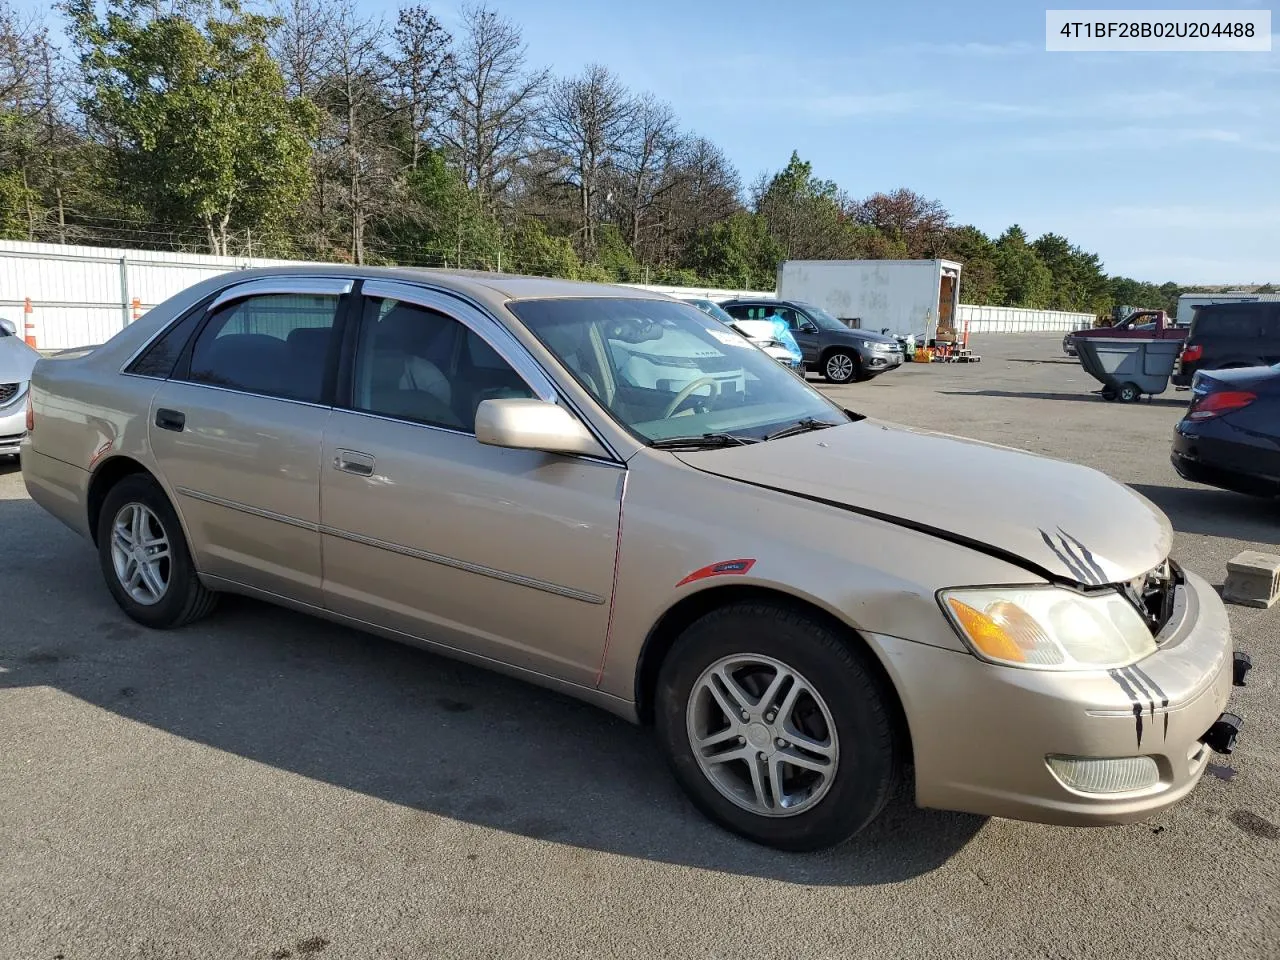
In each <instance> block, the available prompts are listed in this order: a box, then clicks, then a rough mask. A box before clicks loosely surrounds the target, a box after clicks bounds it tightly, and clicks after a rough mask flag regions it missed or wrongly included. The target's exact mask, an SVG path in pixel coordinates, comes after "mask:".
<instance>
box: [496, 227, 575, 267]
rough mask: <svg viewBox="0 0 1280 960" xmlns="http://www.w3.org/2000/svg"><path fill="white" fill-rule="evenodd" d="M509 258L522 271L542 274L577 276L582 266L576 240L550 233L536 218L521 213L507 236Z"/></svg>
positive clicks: (513, 265)
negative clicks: (572, 240)
mask: <svg viewBox="0 0 1280 960" xmlns="http://www.w3.org/2000/svg"><path fill="white" fill-rule="evenodd" d="M507 248H508V250H509V251H510V256H509V257H508V259H509V260H510V262H511V264H512V269H513V270H515V271H517V272H519V273H528V274H533V275H534V276H540V277H568V278H574V277H577V276H578V274H579V271H580V269H581V263H580V262H579V260H578V255H577V254H576V253H574V252H573V244H571V243H570V242H569V241H568V240H567V239H565V238H564V237H553V236H550V235H549V234H548V233H547V231H546V230H545V229H544V228H543V226H542V224H540V223H539V222H538V221H537V220H534V219H533V218H531V217H522V218H520V219H519V220H517V221H516V225H515V229H514V230H513V231H512V232H511V236H510V237H509V239H508V247H507Z"/></svg>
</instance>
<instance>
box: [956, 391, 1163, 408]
mask: <svg viewBox="0 0 1280 960" xmlns="http://www.w3.org/2000/svg"><path fill="white" fill-rule="evenodd" d="M1099 389H1101V387H1099ZM938 393H940V394H942V395H944V396H948V397H1008V398H1011V399H1014V400H1083V401H1085V402H1088V403H1107V402H1108V401H1106V400H1103V399H1102V397H1101V396H1099V395H1098V394H1097V393H1093V392H1089V393H1043V392H1040V391H1036V390H939V391H938ZM1110 403H1111V405H1112V406H1115V407H1129V406H1144V407H1145V406H1153V407H1185V406H1186V405H1187V401H1185V400H1178V399H1175V398H1173V397H1152V398H1147V397H1143V398H1142V399H1140V400H1135V401H1133V403H1120V402H1119V401H1110Z"/></svg>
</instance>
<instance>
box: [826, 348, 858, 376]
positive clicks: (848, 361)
mask: <svg viewBox="0 0 1280 960" xmlns="http://www.w3.org/2000/svg"><path fill="white" fill-rule="evenodd" d="M861 372H862V362H861V361H860V360H859V359H858V355H857V354H856V353H852V352H850V351H848V350H832V351H831V353H829V354H827V356H826V358H825V359H823V361H822V376H823V378H824V379H825V380H826V381H827V383H850V382H852V381H854V380H856V379H858V377H859V376H860V374H861Z"/></svg>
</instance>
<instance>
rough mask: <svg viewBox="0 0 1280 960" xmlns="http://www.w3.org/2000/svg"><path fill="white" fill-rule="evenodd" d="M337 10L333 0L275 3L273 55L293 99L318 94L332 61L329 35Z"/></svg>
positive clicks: (277, 0)
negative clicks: (329, 63) (328, 61)
mask: <svg viewBox="0 0 1280 960" xmlns="http://www.w3.org/2000/svg"><path fill="white" fill-rule="evenodd" d="M337 13H338V11H337V9H336V8H335V6H334V4H333V2H332V0H276V4H275V19H276V26H275V29H274V30H272V32H271V55H272V57H274V59H275V61H276V63H277V64H279V66H280V72H281V74H282V75H283V76H284V79H285V89H286V91H287V92H288V94H289V96H290V97H293V98H294V99H297V100H302V99H305V98H308V97H311V96H313V95H314V94H315V91H316V88H317V87H318V86H319V84H320V79H321V77H322V76H323V75H324V72H325V63H326V61H327V60H328V57H329V35H330V33H331V31H332V29H333V22H334V19H335V18H336V17H337Z"/></svg>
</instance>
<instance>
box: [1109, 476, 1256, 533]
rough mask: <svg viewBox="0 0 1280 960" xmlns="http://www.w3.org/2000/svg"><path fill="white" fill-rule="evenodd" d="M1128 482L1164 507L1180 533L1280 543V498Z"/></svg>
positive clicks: (1207, 488)
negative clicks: (1273, 498)
mask: <svg viewBox="0 0 1280 960" xmlns="http://www.w3.org/2000/svg"><path fill="white" fill-rule="evenodd" d="M1129 486H1130V487H1132V488H1133V489H1134V490H1136V491H1137V492H1138V493H1140V494H1142V495H1143V496H1144V497H1146V498H1147V499H1148V500H1150V501H1151V502H1152V503H1154V504H1155V505H1156V506H1157V507H1159V508H1160V509H1161V510H1163V511H1164V512H1165V514H1167V515H1168V517H1169V521H1170V522H1171V523H1172V524H1173V527H1174V529H1175V530H1177V531H1178V532H1179V533H1195V534H1201V535H1203V536H1209V537H1225V538H1227V539H1231V540H1243V541H1245V542H1246V543H1249V542H1254V543H1265V544H1271V545H1280V501H1275V500H1266V499H1264V498H1262V497H1250V496H1246V495H1245V494H1243V493H1232V492H1231V491H1228V490H1218V489H1216V488H1214V487H1173V486H1164V485H1161V484H1151V483H1131V484H1129Z"/></svg>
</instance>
